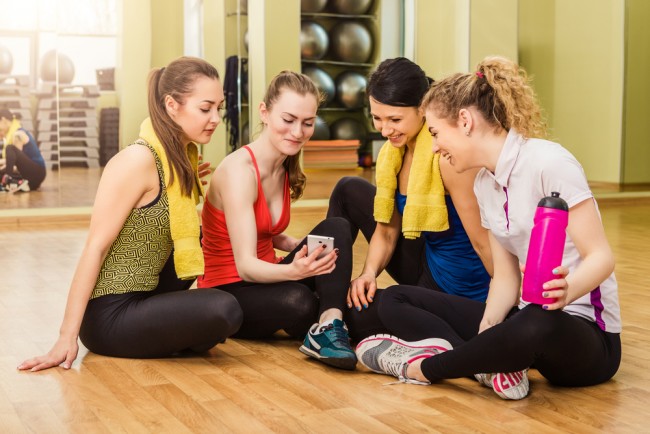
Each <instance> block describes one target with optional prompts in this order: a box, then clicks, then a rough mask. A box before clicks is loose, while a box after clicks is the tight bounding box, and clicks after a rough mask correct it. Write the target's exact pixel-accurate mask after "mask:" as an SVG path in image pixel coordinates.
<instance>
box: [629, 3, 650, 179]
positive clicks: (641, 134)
mask: <svg viewBox="0 0 650 434" xmlns="http://www.w3.org/2000/svg"><path fill="white" fill-rule="evenodd" d="M648 23H650V1H648V0H627V1H626V56H625V68H626V70H625V106H624V113H625V118H624V125H623V131H624V143H623V147H624V148H623V149H624V152H623V182H624V183H650V25H649V24H648Z"/></svg>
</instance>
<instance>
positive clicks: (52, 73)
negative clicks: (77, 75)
mask: <svg viewBox="0 0 650 434" xmlns="http://www.w3.org/2000/svg"><path fill="white" fill-rule="evenodd" d="M57 58H58V63H59V83H63V84H69V83H72V79H73V78H74V63H72V60H70V58H69V57H68V56H66V55H65V54H63V53H57V51H56V50H50V51H48V52H47V53H45V54H43V57H41V65H40V69H39V70H40V73H41V74H40V75H41V80H43V81H56V65H57Z"/></svg>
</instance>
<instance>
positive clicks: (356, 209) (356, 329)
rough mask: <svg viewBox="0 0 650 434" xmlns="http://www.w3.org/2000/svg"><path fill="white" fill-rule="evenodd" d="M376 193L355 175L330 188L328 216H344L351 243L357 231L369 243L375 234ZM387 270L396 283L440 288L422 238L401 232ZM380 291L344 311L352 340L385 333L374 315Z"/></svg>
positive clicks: (370, 185)
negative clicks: (363, 303) (368, 300)
mask: <svg viewBox="0 0 650 434" xmlns="http://www.w3.org/2000/svg"><path fill="white" fill-rule="evenodd" d="M376 192H377V187H375V186H374V185H372V184H371V183H369V182H368V181H366V180H365V179H363V178H360V177H356V176H346V177H344V178H341V180H339V182H338V183H337V184H336V186H335V187H334V190H333V191H332V194H331V196H330V202H329V209H328V210H327V216H328V217H343V218H344V219H346V220H347V221H348V222H350V230H351V233H350V234H351V236H352V242H353V244H354V241H355V240H356V238H357V235H358V234H359V231H361V233H362V234H363V236H364V237H365V239H366V241H368V242H370V238H372V234H374V233H375V228H376V227H377V222H376V221H375V218H374V216H373V210H374V200H375V194H376ZM386 272H387V273H388V275H389V276H390V277H392V278H393V279H394V280H395V281H396V282H397V283H400V284H403V285H417V286H421V287H424V288H429V289H434V290H436V291H441V289H440V287H439V286H438V284H437V283H436V282H435V280H434V279H433V276H431V271H429V266H428V265H427V262H426V257H425V253H424V237H420V238H418V239H415V240H407V239H406V238H404V236H402V235H401V233H400V237H399V239H398V240H397V245H396V246H395V251H394V252H393V256H392V257H391V259H390V262H389V263H388V265H387V266H386ZM382 292H383V290H380V289H378V290H377V292H376V293H375V297H374V300H373V302H372V303H370V304H369V305H368V308H367V309H365V308H363V309H361V311H360V312H358V311H357V310H356V309H355V308H354V307H352V308H351V309H348V310H347V311H346V312H345V322H346V323H347V325H348V327H349V328H350V337H351V338H352V339H353V340H355V341H359V340H361V339H363V338H365V337H368V336H370V335H374V334H378V333H387V330H386V328H385V327H384V326H383V325H382V324H381V321H380V319H379V316H378V315H377V305H378V303H379V299H380V298H381V296H382Z"/></svg>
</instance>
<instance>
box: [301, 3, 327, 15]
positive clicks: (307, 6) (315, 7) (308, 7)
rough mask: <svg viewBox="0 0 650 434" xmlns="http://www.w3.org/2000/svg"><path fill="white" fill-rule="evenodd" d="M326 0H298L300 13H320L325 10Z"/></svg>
mask: <svg viewBox="0 0 650 434" xmlns="http://www.w3.org/2000/svg"><path fill="white" fill-rule="evenodd" d="M325 5H327V0H300V11H301V12H307V13H314V12H320V11H322V10H323V9H325Z"/></svg>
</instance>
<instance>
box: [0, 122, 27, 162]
mask: <svg viewBox="0 0 650 434" xmlns="http://www.w3.org/2000/svg"><path fill="white" fill-rule="evenodd" d="M21 128H22V125H20V122H19V121H18V119H16V118H13V119H12V120H11V125H9V129H8V130H7V135H6V136H5V137H4V142H5V144H4V146H3V147H2V158H5V159H6V158H7V145H13V144H14V136H15V135H16V131H18V130H19V129H21Z"/></svg>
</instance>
